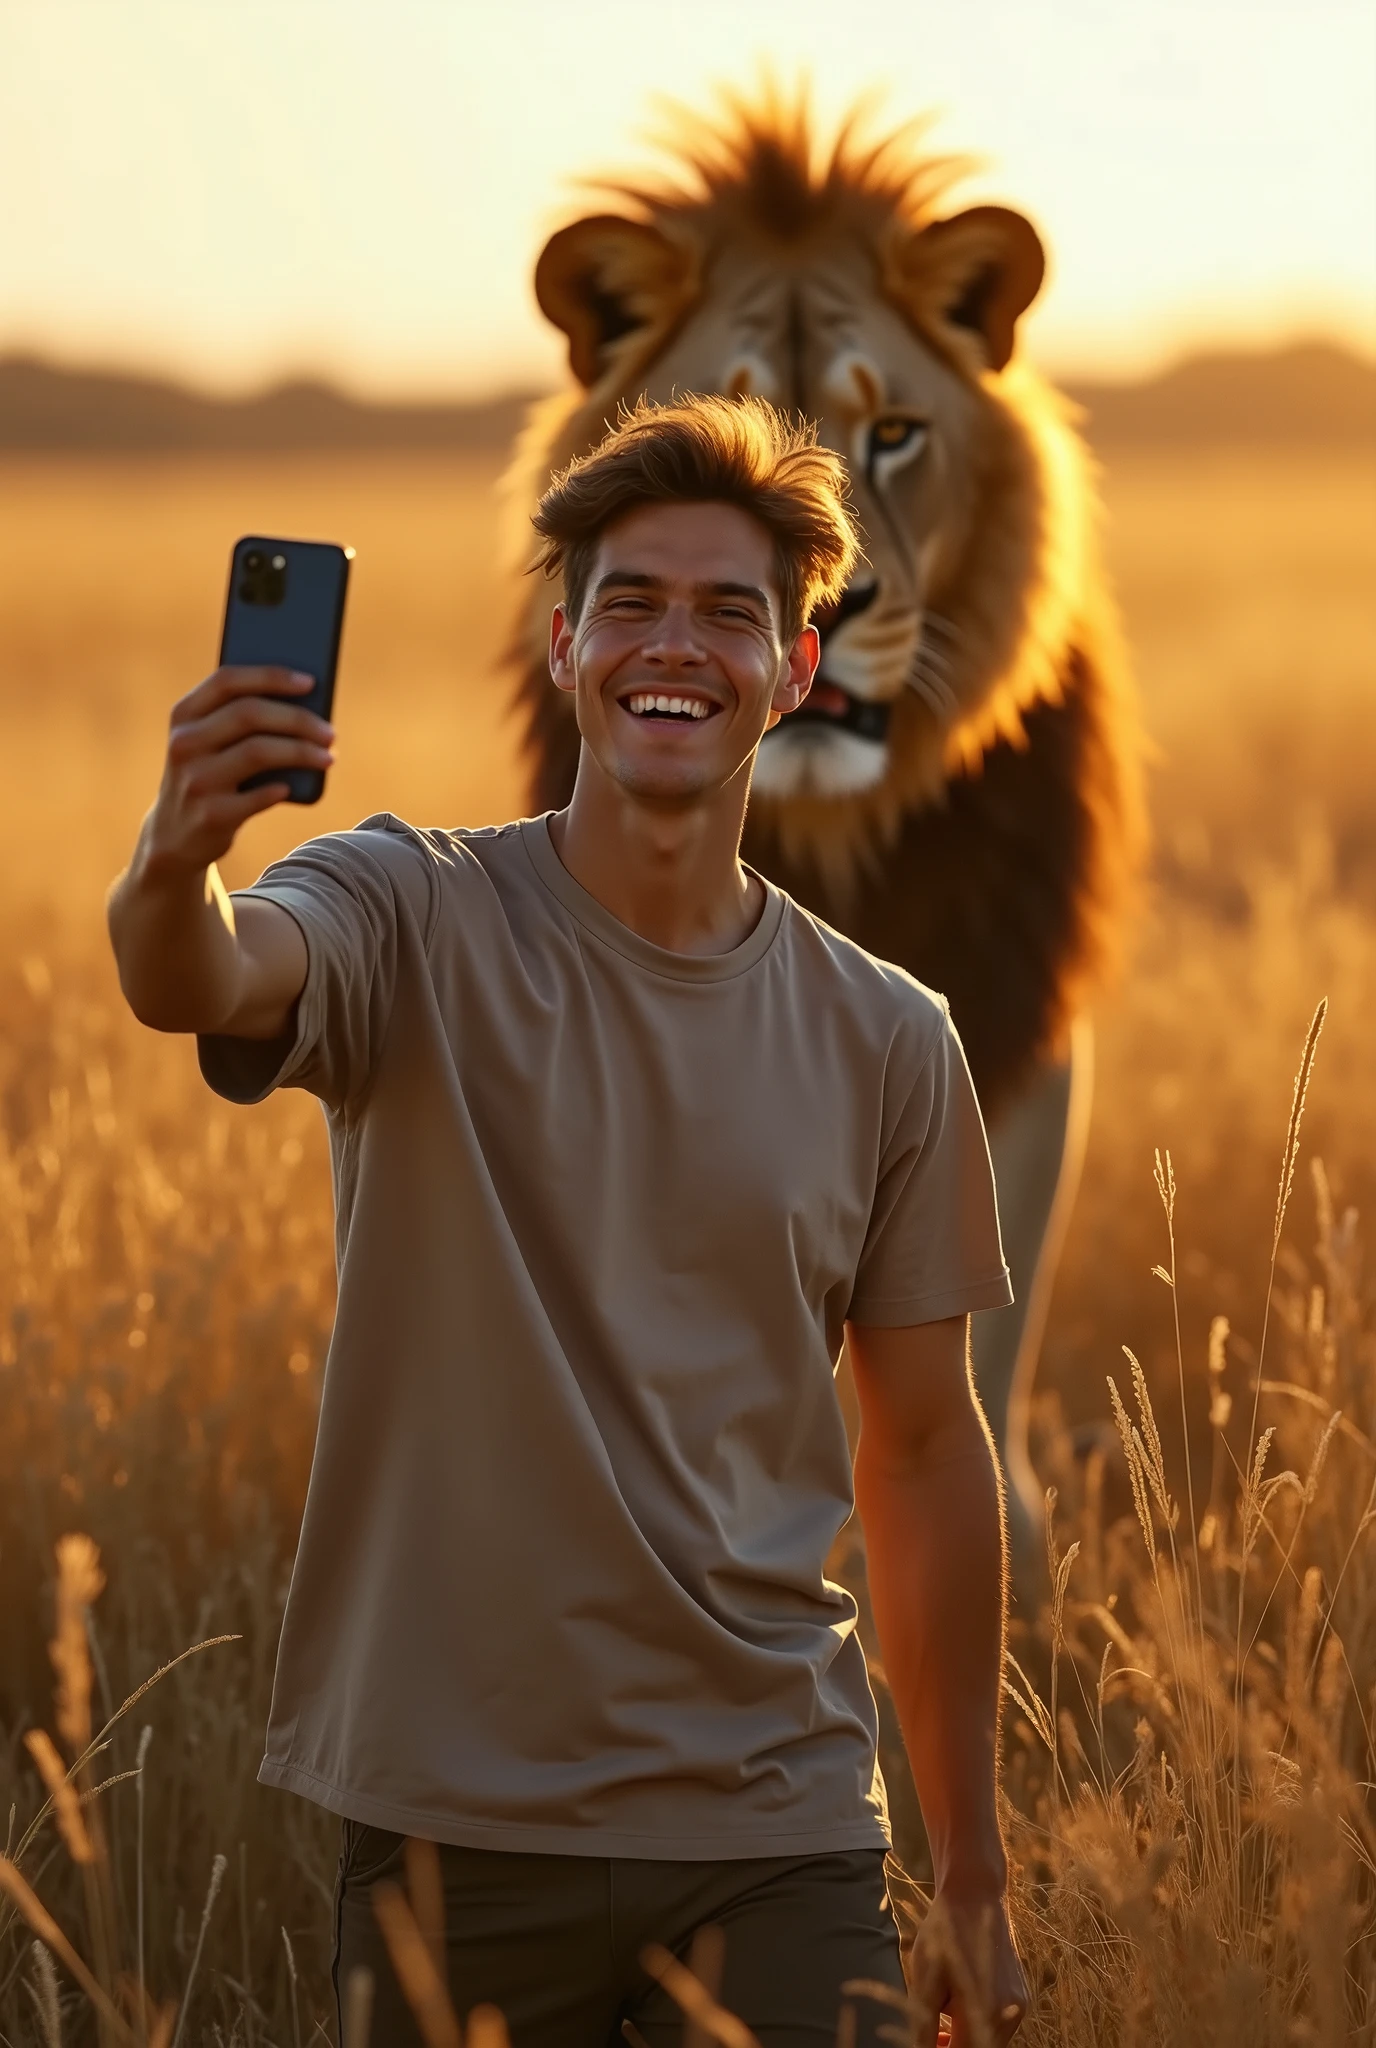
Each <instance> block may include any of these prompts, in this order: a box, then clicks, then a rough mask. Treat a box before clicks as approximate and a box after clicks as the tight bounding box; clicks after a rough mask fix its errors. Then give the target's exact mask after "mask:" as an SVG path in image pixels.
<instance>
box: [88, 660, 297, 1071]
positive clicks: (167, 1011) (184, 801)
mask: <svg viewBox="0 0 1376 2048" xmlns="http://www.w3.org/2000/svg"><path fill="white" fill-rule="evenodd" d="M310 687H311V678H310V677H309V676H299V675H295V674H293V673H292V671H290V670H289V669H278V668H221V669H217V670H216V671H215V674H214V675H213V676H210V677H208V678H207V679H206V681H205V682H203V683H202V684H200V686H199V687H198V688H197V689H194V690H192V691H191V692H190V694H189V695H187V696H185V697H183V698H182V699H181V701H180V703H179V704H177V705H176V706H175V707H174V709H173V712H172V725H171V731H170V733H169V736H168V742H167V759H166V762H165V764H164V767H163V777H162V786H161V787H160V789H159V790H158V794H157V797H156V799H155V800H154V803H153V807H152V809H151V810H150V811H149V813H148V815H147V817H146V818H145V819H144V821H143V827H142V830H141V831H140V833H139V838H138V844H137V846H136V847H135V848H134V857H133V859H132V860H131V861H130V863H129V866H128V867H127V868H126V869H125V871H124V873H123V874H122V875H121V876H120V878H119V880H118V881H117V882H116V883H115V885H114V887H113V889H112V890H111V891H110V899H109V903H108V905H107V915H108V918H109V925H110V941H111V944H112V945H113V947H114V949H115V959H116V961H117V963H118V966H119V979H120V986H121V988H122V989H123V990H124V994H125V997H126V998H127V1000H128V1003H129V1006H130V1008H131V1009H132V1010H133V1012H134V1014H135V1016H136V1017H138V1018H139V1019H140V1020H141V1021H142V1022H143V1023H145V1024H151V1025H152V1026H153V1028H154V1029H155V1030H157V1031H207V1032H229V1033H232V1034H235V1035H238V1036H240V1037H244V1038H262V1039H271V1038H276V1037H278V1036H279V1035H280V1033H281V1032H283V1031H284V1030H285V1029H286V1027H287V1024H288V1022H289V1020H290V1017H291V1014H292V1010H293V1006H294V1005H295V1002H296V999H297V997H298V996H299V995H300V993H301V990H302V988H303V986H304V985H305V979H306V967H307V959H306V942H305V940H304V939H303V937H302V935H301V931H300V929H299V927H298V925H297V924H296V921H295V919H294V918H292V917H290V916H289V915H288V914H287V912H286V911H285V910H281V909H279V908H278V906H277V905H276V904H275V903H266V902H256V903H247V904H245V905H244V906H243V915H242V917H241V919H240V921H239V923H237V924H236V921H235V916H234V911H233V909H232V907H231V905H230V901H229V898H228V896H227V895H226V894H225V891H224V888H223V886H222V884H221V882H220V877H219V875H218V873H217V872H216V868H215V862H216V861H217V860H220V859H222V858H223V856H224V855H225V854H226V853H228V851H229V849H230V847H231V846H232V845H233V844H234V840H235V837H236V835H237V834H238V831H239V828H240V826H241V825H242V824H243V823H244V821H245V820H246V819H247V818H251V817H253V816H255V815H256V813H257V812H259V811H265V810H268V809H269V808H270V807H271V806H272V805H273V804H278V803H281V802H282V801H283V800H284V799H285V798H286V797H287V796H288V795H289V794H290V790H289V787H288V785H287V784H286V783H285V782H268V783H265V784H263V786H262V787H261V788H258V789H248V790H243V789H240V787H239V785H240V783H242V782H244V781H246V780H247V779H248V777H249V776H251V775H257V774H260V773H262V772H263V771H264V770H266V771H267V772H268V773H275V772H281V771H285V770H286V769H288V768H328V767H329V766H330V764H331V762H332V760H333V758H334V757H333V754H332V753H331V751H330V747H331V742H332V740H333V738H334V732H333V728H332V727H330V726H328V725H327V724H326V723H325V721H324V719H322V718H317V717H316V716H315V714H314V713H313V712H311V711H308V710H307V709H306V708H305V706H304V705H303V704H299V703H294V702H293V701H292V699H293V698H295V697H299V696H301V695H302V694H303V693H304V692H305V691H307V690H309V689H310Z"/></svg>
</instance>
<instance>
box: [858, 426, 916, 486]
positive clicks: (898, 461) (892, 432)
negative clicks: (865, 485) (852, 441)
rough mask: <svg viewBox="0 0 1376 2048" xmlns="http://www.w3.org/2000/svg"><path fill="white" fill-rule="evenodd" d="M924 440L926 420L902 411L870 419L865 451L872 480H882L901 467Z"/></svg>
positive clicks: (877, 481) (910, 458) (911, 457)
mask: <svg viewBox="0 0 1376 2048" xmlns="http://www.w3.org/2000/svg"><path fill="white" fill-rule="evenodd" d="M926 439H927V422H926V420H915V419H912V418H911V417H909V416H907V415H905V414H902V413H891V414H889V415H887V416H886V417H885V418H883V419H877V420H872V421H871V423H870V430H869V444H868V447H867V448H866V451H865V453H866V458H867V460H866V467H867V468H868V470H869V473H870V480H871V482H873V483H879V482H882V481H883V480H884V479H885V478H886V477H889V476H892V474H893V472H894V471H895V470H896V469H902V468H904V467H905V466H906V465H907V463H909V462H911V461H912V460H913V458H914V457H915V456H917V455H920V454H921V452H922V448H923V445H924V443H925V442H926Z"/></svg>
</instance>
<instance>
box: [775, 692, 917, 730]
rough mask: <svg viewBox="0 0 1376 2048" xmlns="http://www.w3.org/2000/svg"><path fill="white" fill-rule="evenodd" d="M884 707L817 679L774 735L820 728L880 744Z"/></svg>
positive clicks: (885, 717)
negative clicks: (801, 729)
mask: <svg viewBox="0 0 1376 2048" xmlns="http://www.w3.org/2000/svg"><path fill="white" fill-rule="evenodd" d="M889 710H890V707H889V706H888V705H887V704H875V703H872V702H870V700H869V699H867V698H865V697H853V696H852V695H851V693H850V691H849V690H843V689H842V687H841V685H840V684H839V683H830V682H825V681H823V679H822V678H821V677H820V676H819V677H818V679H817V681H816V682H815V683H814V684H813V685H812V688H811V690H809V692H808V694H807V696H806V697H804V699H803V701H802V703H801V704H800V705H799V706H798V709H797V710H796V711H791V712H790V713H789V715H788V717H787V718H786V719H781V720H780V722H779V724H778V725H777V726H775V728H774V730H775V731H776V732H782V731H784V730H788V731H790V732H795V731H796V730H797V728H798V727H799V726H800V725H822V726H827V727H829V728H830V729H831V730H832V731H833V732H853V733H854V734H855V735H856V736H857V738H859V739H862V740H879V741H883V740H885V739H887V738H888V733H889Z"/></svg>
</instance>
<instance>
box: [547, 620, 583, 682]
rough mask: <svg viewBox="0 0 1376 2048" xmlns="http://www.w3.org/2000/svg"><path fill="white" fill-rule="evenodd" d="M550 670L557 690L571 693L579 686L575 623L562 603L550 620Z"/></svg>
mask: <svg viewBox="0 0 1376 2048" xmlns="http://www.w3.org/2000/svg"><path fill="white" fill-rule="evenodd" d="M549 672H550V674H551V676H552V677H553V678H554V687H555V689H556V690H567V691H569V692H570V693H572V691H573V690H574V689H576V687H577V682H578V678H577V674H576V671H575V669H574V665H573V623H572V621H571V620H570V618H569V615H568V613H567V612H566V611H565V610H564V607H563V605H562V604H557V605H556V606H555V607H554V610H553V612H552V613H551V614H550V622H549Z"/></svg>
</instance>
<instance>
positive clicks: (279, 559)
mask: <svg viewBox="0 0 1376 2048" xmlns="http://www.w3.org/2000/svg"><path fill="white" fill-rule="evenodd" d="M272 566H273V568H274V569H285V568H286V566H287V558H286V556H285V555H274V556H273V558H272Z"/></svg>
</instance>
